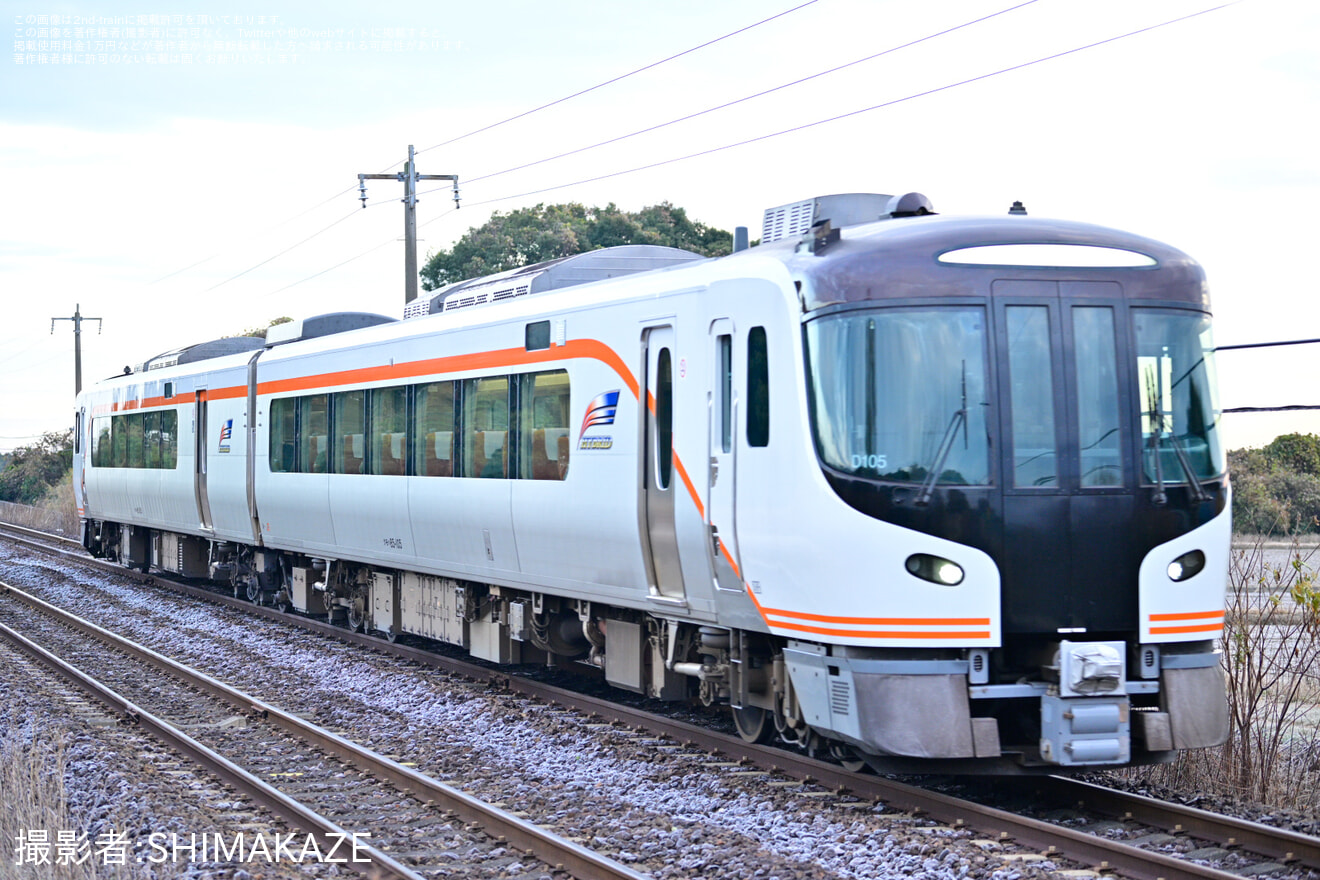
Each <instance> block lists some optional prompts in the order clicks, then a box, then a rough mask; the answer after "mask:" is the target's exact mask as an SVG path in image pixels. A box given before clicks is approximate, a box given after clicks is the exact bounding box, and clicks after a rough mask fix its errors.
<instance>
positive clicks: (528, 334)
mask: <svg viewBox="0 0 1320 880" xmlns="http://www.w3.org/2000/svg"><path fill="white" fill-rule="evenodd" d="M549 347H550V322H549V321H537V322H536V323H535V324H528V325H527V327H526V329H525V330H524V331H523V348H525V349H526V350H527V351H543V350H545V349H547V348H549Z"/></svg>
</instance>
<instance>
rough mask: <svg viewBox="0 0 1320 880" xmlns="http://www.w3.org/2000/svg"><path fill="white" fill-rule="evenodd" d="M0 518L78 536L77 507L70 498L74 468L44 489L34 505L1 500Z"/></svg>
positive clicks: (0, 519) (47, 530) (43, 529)
mask: <svg viewBox="0 0 1320 880" xmlns="http://www.w3.org/2000/svg"><path fill="white" fill-rule="evenodd" d="M0 522H7V523H13V524H14V525H18V526H26V527H27V528H29V529H40V530H41V531H43V532H54V533H55V534H57V535H64V536H65V537H66V538H77V537H78V508H77V507H76V506H75V505H74V502H73V472H72V471H70V472H69V473H67V474H65V475H64V479H63V480H61V481H60V482H58V483H56V484H55V485H53V486H51V487H50V488H49V489H47V490H46V494H45V495H44V496H42V499H41V501H39V502H38V503H37V504H35V505H30V506H29V505H27V504H14V503H13V502H10V501H0Z"/></svg>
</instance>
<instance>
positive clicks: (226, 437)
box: [217, 419, 234, 452]
mask: <svg viewBox="0 0 1320 880" xmlns="http://www.w3.org/2000/svg"><path fill="white" fill-rule="evenodd" d="M233 436H234V420H233V419H226V420H225V423H224V424H223V425H221V426H220V448H219V449H218V450H217V451H219V452H228V451H229V441H230V440H231V439H232V438H233Z"/></svg>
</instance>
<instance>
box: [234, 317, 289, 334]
mask: <svg viewBox="0 0 1320 880" xmlns="http://www.w3.org/2000/svg"><path fill="white" fill-rule="evenodd" d="M292 320H293V318H290V317H287V316H286V317H282V318H274V319H272V320H271V322H270V323H269V324H267V325H266V326H265V327H249V328H248V329H246V330H244V331H243V332H242V333H234V334H232V335H234V336H256V337H258V338H261V339H265V338H266V331H267V330H269V329H270V328H271V327H274V326H276V325H277V324H287V323H289V322H290V321H292ZM224 338H225V339H228V338H229V337H228V336H226V337H224Z"/></svg>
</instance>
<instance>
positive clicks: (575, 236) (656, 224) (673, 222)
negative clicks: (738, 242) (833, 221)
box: [420, 202, 733, 290]
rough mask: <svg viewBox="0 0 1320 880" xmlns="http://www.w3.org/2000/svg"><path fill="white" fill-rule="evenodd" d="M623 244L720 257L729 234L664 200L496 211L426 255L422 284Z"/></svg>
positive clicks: (727, 248) (435, 286) (729, 244)
mask: <svg viewBox="0 0 1320 880" xmlns="http://www.w3.org/2000/svg"><path fill="white" fill-rule="evenodd" d="M623 244H655V245H664V246H667V247H676V248H683V249H685V250H690V251H695V252H696V253H699V254H701V255H703V256H707V257H718V256H723V255H724V254H727V253H730V252H731V251H732V250H733V236H732V235H730V234H729V233H728V232H725V231H724V230H722V229H715V228H713V227H710V226H707V225H706V224H704V223H699V222H696V221H693V220H691V219H689V218H688V216H687V212H686V211H685V210H683V209H682V208H677V207H675V206H673V205H671V204H669V203H668V202H661V203H660V204H658V205H652V206H650V207H647V208H643V209H642V210H640V211H638V212H636V213H630V212H628V211H621V210H619V208H618V207H617V206H616V205H615V204H614V203H613V202H611V203H610V204H608V205H606V206H605V207H604V208H596V207H592V208H588V207H584V206H583V205H580V204H578V203H577V202H569V203H567V204H562V205H545V204H540V205H537V206H535V207H533V208H519V209H517V210H515V211H510V212H509V213H507V214H502V213H500V212H498V211H496V212H495V214H493V215H492V216H491V218H490V219H489V220H488V221H486V223H484V224H483V225H481V226H476V227H473V228H471V229H469V230H468V231H467V232H466V233H465V234H464V235H463V237H462V238H460V239H459V240H458V241H457V242H455V243H454V246H453V247H452V248H451V249H449V250H447V251H446V250H442V251H438V252H435V253H433V254H431V255H430V256H428V257H427V260H426V265H425V266H423V267H422V270H421V273H420V274H421V276H422V288H423V289H424V290H439V289H440V288H441V287H444V286H446V285H448V284H453V283H454V282H456V281H465V280H467V279H469V278H479V277H480V276H482V275H491V274H494V273H496V272H503V271H505V270H508V269H517V268H520V267H522V266H528V265H531V264H533V263H540V262H543V261H545V260H553V259H555V258H557V257H568V256H572V255H573V254H580V253H585V252H586V251H593V250H596V249H598V248H606V247H615V246H616V245H623Z"/></svg>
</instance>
